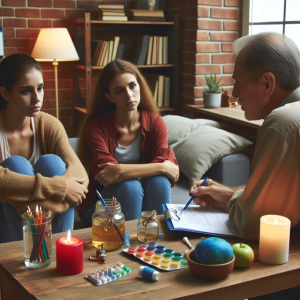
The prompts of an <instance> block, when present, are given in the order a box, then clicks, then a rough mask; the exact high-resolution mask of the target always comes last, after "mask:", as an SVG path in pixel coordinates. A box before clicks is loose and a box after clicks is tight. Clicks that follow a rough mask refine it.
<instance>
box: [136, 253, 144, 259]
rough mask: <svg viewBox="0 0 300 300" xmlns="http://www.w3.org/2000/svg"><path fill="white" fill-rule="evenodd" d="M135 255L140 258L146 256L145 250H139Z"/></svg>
mask: <svg viewBox="0 0 300 300" xmlns="http://www.w3.org/2000/svg"><path fill="white" fill-rule="evenodd" d="M135 256H136V257H139V258H141V257H144V252H138V253H136V254H135Z"/></svg>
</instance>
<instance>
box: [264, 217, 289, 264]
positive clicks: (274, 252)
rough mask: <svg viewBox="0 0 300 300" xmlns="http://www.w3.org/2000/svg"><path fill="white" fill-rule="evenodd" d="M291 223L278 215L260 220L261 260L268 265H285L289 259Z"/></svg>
mask: <svg viewBox="0 0 300 300" xmlns="http://www.w3.org/2000/svg"><path fill="white" fill-rule="evenodd" d="M290 229H291V221H290V220H289V219H288V218H285V217H282V216H276V215H266V216H262V217H261V218H260V235H259V260H260V261H261V262H263V263H266V264H271V265H279V264H284V263H286V262H287V261H288V259H289V245H290Z"/></svg>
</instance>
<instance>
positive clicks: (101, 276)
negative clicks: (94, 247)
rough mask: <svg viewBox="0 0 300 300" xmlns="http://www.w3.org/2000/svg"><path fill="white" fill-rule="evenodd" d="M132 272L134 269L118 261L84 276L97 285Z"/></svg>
mask: <svg viewBox="0 0 300 300" xmlns="http://www.w3.org/2000/svg"><path fill="white" fill-rule="evenodd" d="M132 272H133V270H132V269H130V268H128V267H126V266H125V265H124V264H122V263H121V262H118V263H117V264H114V265H113V266H112V267H106V268H102V269H100V270H96V271H92V272H91V273H90V274H88V275H86V276H84V278H86V279H87V280H88V281H90V282H91V283H93V284H95V285H103V284H106V283H110V282H112V281H114V280H116V279H119V278H121V277H124V276H126V275H127V274H130V273H132Z"/></svg>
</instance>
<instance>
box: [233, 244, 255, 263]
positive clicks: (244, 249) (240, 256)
mask: <svg viewBox="0 0 300 300" xmlns="http://www.w3.org/2000/svg"><path fill="white" fill-rule="evenodd" d="M232 248H233V253H234V255H235V262H234V266H235V267H238V268H246V267H249V266H250V265H251V264H252V262H253V260H254V252H253V250H252V248H251V247H250V246H248V245H246V244H243V243H237V244H234V245H232Z"/></svg>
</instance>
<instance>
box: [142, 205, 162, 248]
mask: <svg viewBox="0 0 300 300" xmlns="http://www.w3.org/2000/svg"><path fill="white" fill-rule="evenodd" d="M158 235H159V224H158V222H157V220H156V211H155V210H153V211H143V212H142V214H141V218H140V219H139V220H138V223H137V238H138V240H139V241H141V242H144V243H149V242H154V241H156V240H157V239H158Z"/></svg>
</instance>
